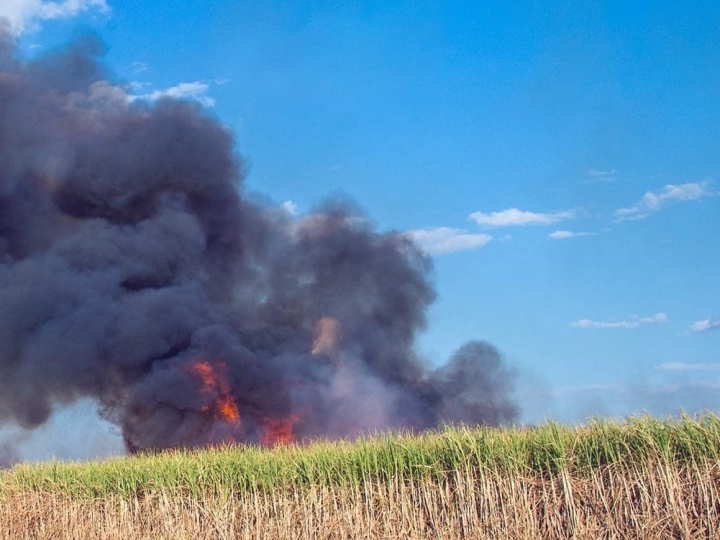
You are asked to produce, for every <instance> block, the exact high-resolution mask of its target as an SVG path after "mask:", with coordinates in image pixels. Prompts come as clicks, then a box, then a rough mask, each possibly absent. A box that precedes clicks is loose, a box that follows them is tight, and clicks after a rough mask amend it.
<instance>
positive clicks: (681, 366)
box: [657, 362, 720, 371]
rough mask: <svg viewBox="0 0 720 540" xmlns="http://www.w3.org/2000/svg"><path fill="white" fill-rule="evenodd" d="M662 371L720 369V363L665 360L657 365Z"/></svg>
mask: <svg viewBox="0 0 720 540" xmlns="http://www.w3.org/2000/svg"><path fill="white" fill-rule="evenodd" d="M657 369H659V370H661V371H718V370H720V364H686V363H685V362H665V363H664V364H660V365H659V366H657Z"/></svg>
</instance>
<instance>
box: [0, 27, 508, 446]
mask: <svg viewBox="0 0 720 540" xmlns="http://www.w3.org/2000/svg"><path fill="white" fill-rule="evenodd" d="M102 52H103V47H102V45H101V44H100V43H99V42H98V41H97V40H96V39H94V38H83V39H81V40H79V41H76V42H75V43H73V44H72V45H70V46H69V47H67V48H66V49H64V50H61V51H57V52H53V53H52V54H49V55H46V56H43V57H41V58H39V59H37V60H33V61H26V60H23V59H21V58H18V57H17V56H16V53H15V50H14V47H13V44H12V39H11V38H10V36H9V34H8V33H7V32H6V31H3V30H2V29H0V423H2V422H3V421H9V420H14V421H16V422H18V423H19V424H20V425H22V426H24V427H26V428H32V427H35V426H38V425H40V424H43V423H44V422H45V421H46V420H47V419H48V417H49V415H50V413H51V411H52V410H53V408H54V407H55V406H56V405H58V404H65V403H71V402H74V401H76V400H78V399H80V398H84V397H91V398H94V399H96V400H97V401H98V402H99V403H100V404H101V405H102V407H103V409H104V411H105V415H106V416H107V418H108V419H110V420H111V421H112V422H114V423H116V424H117V425H118V426H119V427H120V428H121V430H122V432H123V436H124V439H125V441H126V444H127V447H128V449H129V450H130V451H136V450H146V449H148V450H155V449H162V448H171V447H179V446H196V445H205V444H213V443H217V442H221V441H240V442H248V443H259V442H262V441H264V440H265V439H264V438H263V437H264V436H266V435H267V431H268V430H269V429H270V430H272V429H275V430H276V431H277V430H278V429H280V430H281V431H282V426H281V427H280V428H278V424H273V422H281V421H283V419H285V421H286V420H287V419H289V418H291V419H292V422H291V423H292V430H293V432H294V434H295V436H296V437H298V438H299V439H301V440H302V439H306V438H313V437H331V438H334V437H352V436H357V435H360V434H362V433H366V432H367V431H368V430H378V429H398V428H411V429H428V428H433V427H436V426H438V425H440V424H442V423H444V422H463V423H469V424H500V423H507V422H512V421H514V420H515V419H516V418H517V414H518V408H517V407H516V405H515V404H514V403H513V401H512V400H511V398H510V395H511V391H512V389H513V382H514V375H513V373H512V371H511V370H509V369H508V368H507V367H505V366H504V364H503V362H502V360H501V357H500V355H499V353H498V351H497V350H496V349H495V348H493V347H492V346H491V345H489V344H487V343H481V342H473V343H470V344H467V345H465V346H463V347H462V348H461V349H460V350H459V351H458V352H457V354H456V355H455V356H453V357H452V358H451V360H450V361H449V363H448V364H447V365H446V366H444V367H442V368H440V369H437V370H434V371H433V370H430V369H428V368H427V367H426V366H425V364H424V362H423V361H422V360H421V359H420V358H419V357H418V355H417V353H416V352H415V349H414V341H415V337H416V334H417V333H418V331H419V330H421V329H423V327H424V325H425V322H426V320H425V312H426V309H427V307H428V305H429V304H430V303H431V302H432V301H433V298H434V291H433V288H432V286H431V284H430V281H429V275H430V272H431V264H430V261H429V259H428V258H427V256H426V255H424V254H423V253H421V252H420V251H419V250H418V248H416V247H415V246H414V245H413V244H412V242H411V241H410V240H409V239H408V238H406V237H405V236H403V235H401V234H379V233H377V232H376V231H375V230H374V229H373V227H372V226H371V225H370V224H369V222H368V221H367V220H366V219H365V218H363V216H362V215H361V213H360V212H359V211H358V210H357V209H355V208H354V207H353V206H352V205H351V204H348V203H345V202H330V203H326V204H325V205H324V206H322V207H321V208H319V209H318V210H317V212H315V213H314V214H313V215H311V216H309V217H306V218H303V219H294V218H293V217H291V216H289V215H288V214H286V213H285V212H283V211H282V210H279V209H277V208H275V207H271V206H269V205H266V206H263V205H260V204H257V203H251V202H249V201H248V200H247V199H246V198H245V197H244V195H243V187H242V177H243V174H242V163H241V162H240V160H239V158H238V157H237V156H236V154H235V152H234V142H233V139H232V137H231V135H230V134H229V133H228V131H227V129H226V128H224V127H223V126H222V125H221V124H219V123H218V122H217V121H216V120H215V119H213V118H211V117H209V116H208V115H207V114H206V113H205V112H203V111H202V110H201V109H200V108H199V107H198V106H195V105H193V104H190V103H187V102H183V101H179V100H169V99H166V100H162V101H159V102H157V103H155V104H148V103H143V102H139V101H131V100H130V99H128V96H127V95H126V94H125V93H124V91H123V90H122V88H121V87H120V86H118V85H116V84H114V83H111V82H108V81H109V74H108V73H107V71H106V70H105V69H104V68H103V66H102V64H101V63H100V61H99V58H100V57H101V55H102ZM200 362H207V363H208V365H210V366H211V368H210V369H211V371H212V374H213V376H214V377H216V378H219V379H221V381H222V382H220V383H218V382H217V381H216V382H215V383H213V384H211V385H210V387H209V389H208V387H207V385H205V386H203V380H202V376H201V375H199V374H198V371H197V365H198V363H200ZM222 400H225V401H228V400H230V401H232V402H233V403H234V404H235V406H236V407H237V410H238V411H239V414H240V416H241V420H240V421H239V422H230V421H227V418H225V417H221V416H220V414H219V411H220V405H219V404H218V402H219V401H222ZM287 425H289V424H286V425H285V427H286V428H287ZM273 426H274V427H273ZM271 428H272V429H271Z"/></svg>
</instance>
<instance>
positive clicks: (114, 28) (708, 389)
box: [0, 0, 720, 422]
mask: <svg viewBox="0 0 720 540" xmlns="http://www.w3.org/2000/svg"><path fill="white" fill-rule="evenodd" d="M0 16H5V17H7V18H9V20H10V21H11V24H12V26H13V28H14V29H15V32H16V34H17V35H18V40H19V44H20V46H21V49H22V50H23V51H25V54H27V55H33V54H38V53H41V52H42V51H47V50H49V49H52V48H53V47H56V46H60V45H62V44H63V43H65V42H67V40H68V39H71V38H72V37H73V36H77V35H80V34H83V33H87V32H94V33H97V34H98V35H99V36H100V37H101V39H102V40H103V41H104V43H105V44H106V46H107V49H108V52H107V54H106V59H107V62H108V64H109V66H110V67H111V69H112V70H113V71H114V72H115V74H116V75H117V76H118V77H119V78H120V79H121V80H122V81H123V82H124V84H125V85H126V90H127V91H128V93H130V94H133V95H136V96H140V98H142V99H148V100H152V99H156V98H157V97H159V96H160V95H164V94H170V95H175V96H178V97H184V98H187V99H195V100H198V101H199V102H200V103H202V104H203V106H205V107H206V108H207V109H208V111H209V113H210V114H214V115H216V116H217V117H218V119H219V120H220V121H221V122H222V123H224V124H225V125H227V126H228V128H229V129H230V130H232V132H233V133H234V134H235V137H236V140H237V144H238V151H239V152H240V153H241V154H242V156H243V157H244V158H245V160H246V162H247V171H248V178H247V187H248V189H249V190H251V191H253V192H257V197H259V198H266V199H268V200H269V201H271V202H272V203H273V204H283V203H286V202H287V205H286V206H287V207H288V208H293V209H294V211H295V212H297V214H298V215H300V216H301V215H303V214H307V213H310V212H312V211H313V208H314V207H315V206H316V205H317V204H319V203H320V202H322V200H323V199H325V198H327V197H328V196H338V195H340V196H344V197H349V198H351V199H353V200H355V201H357V202H358V204H359V205H360V206H361V207H362V208H363V209H364V210H365V211H366V212H367V215H368V216H369V218H370V219H372V220H373V221H374V222H375V223H376V224H377V227H378V228H379V229H380V230H396V231H402V232H407V234H410V235H413V236H414V237H415V239H416V240H417V241H418V242H419V243H420V244H421V245H422V246H423V247H425V248H426V249H427V250H428V251H429V252H431V253H432V254H433V258H434V262H435V284H436V287H437V290H438V295H439V298H438V301H437V302H436V304H435V305H434V307H433V308H432V309H431V311H430V314H429V327H428V330H427V332H426V333H425V334H424V335H423V336H422V339H421V342H420V349H421V351H422V352H423V354H425V355H427V356H428V358H430V359H431V360H430V361H433V362H437V361H440V360H441V359H444V358H447V357H448V356H449V355H450V354H451V352H452V351H453V350H454V349H455V348H457V347H458V346H459V345H461V344H462V343H464V342H465V341H467V340H469V339H475V338H479V339H485V340H488V341H490V342H492V343H493V344H495V345H496V346H497V347H498V348H499V349H500V350H501V351H503V353H504V354H505V356H506V358H507V360H508V361H509V362H510V363H512V364H513V365H515V366H516V367H517V369H518V372H519V374H520V380H519V385H518V390H517V397H518V400H519V401H520V403H521V405H522V406H523V407H524V409H525V413H524V420H525V421H527V422H535V421H539V420H542V419H543V418H546V417H550V416H552V417H554V418H557V419H559V420H562V421H569V422H576V421H580V420H582V419H583V418H585V417H586V416H587V415H600V414H603V415H625V414H630V413H635V412H641V411H650V412H653V413H655V414H670V413H677V412H678V411H679V410H680V409H681V408H684V409H686V410H689V411H694V410H697V409H701V408H715V409H718V408H720V354H718V350H719V346H720V302H719V299H720V273H719V272H718V263H719V262H720V242H719V241H718V239H717V238H716V232H715V229H716V228H717V224H718V223H720V197H719V196H718V195H719V194H720V152H719V150H720V70H718V69H717V67H718V65H720V40H718V39H717V36H718V32H719V31H720V4H718V3H717V2H704V1H697V2H692V3H681V2H664V1H656V2H630V3H628V2H609V1H608V2H571V1H567V2H563V1H552V2H534V1H527V2H494V1H493V2H490V1H488V2H465V1H453V2H448V1H443V2H440V1H438V2H434V1H429V2H422V3H420V2H402V1H392V0H390V1H387V0H386V1H384V2H373V1H333V2H325V1H318V2H301V1H299V0H286V1H275V2H270V1H263V0H250V1H229V0H202V1H200V0H188V1H185V2H182V3H168V2H160V1H157V0H143V1H142V2H141V1H139V0H74V1H70V0H65V1H60V0H59V1H57V2H47V1H45V2H43V1H41V0H10V1H9V2H7V1H5V2H3V6H1V7H0Z"/></svg>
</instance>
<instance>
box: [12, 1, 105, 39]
mask: <svg viewBox="0 0 720 540" xmlns="http://www.w3.org/2000/svg"><path fill="white" fill-rule="evenodd" d="M90 9H98V10H99V11H101V12H103V13H107V12H109V11H110V7H109V6H108V5H107V2H106V1H105V0H62V1H57V2H46V1H43V0H2V1H0V18H5V19H7V20H8V22H9V23H10V27H11V28H12V30H13V32H15V33H16V34H22V33H23V32H26V31H28V30H33V29H35V28H36V27H37V22H38V21H45V20H50V19H69V18H71V17H75V16H77V15H78V14H79V13H81V12H83V11H88V10H90Z"/></svg>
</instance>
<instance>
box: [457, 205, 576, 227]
mask: <svg viewBox="0 0 720 540" xmlns="http://www.w3.org/2000/svg"><path fill="white" fill-rule="evenodd" d="M576 213H577V212H576V211H575V210H566V211H564V212H550V213H545V214H540V213H537V212H528V211H524V210H518V209H517V208H508V209H507V210H501V211H500V212H491V213H489V214H484V213H482V212H473V213H472V214H470V216H469V218H470V219H472V220H473V221H475V223H477V224H478V225H480V226H481V227H486V228H495V227H512V226H519V225H550V224H551V223H557V222H559V221H565V220H567V219H574V218H575V215H576Z"/></svg>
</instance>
